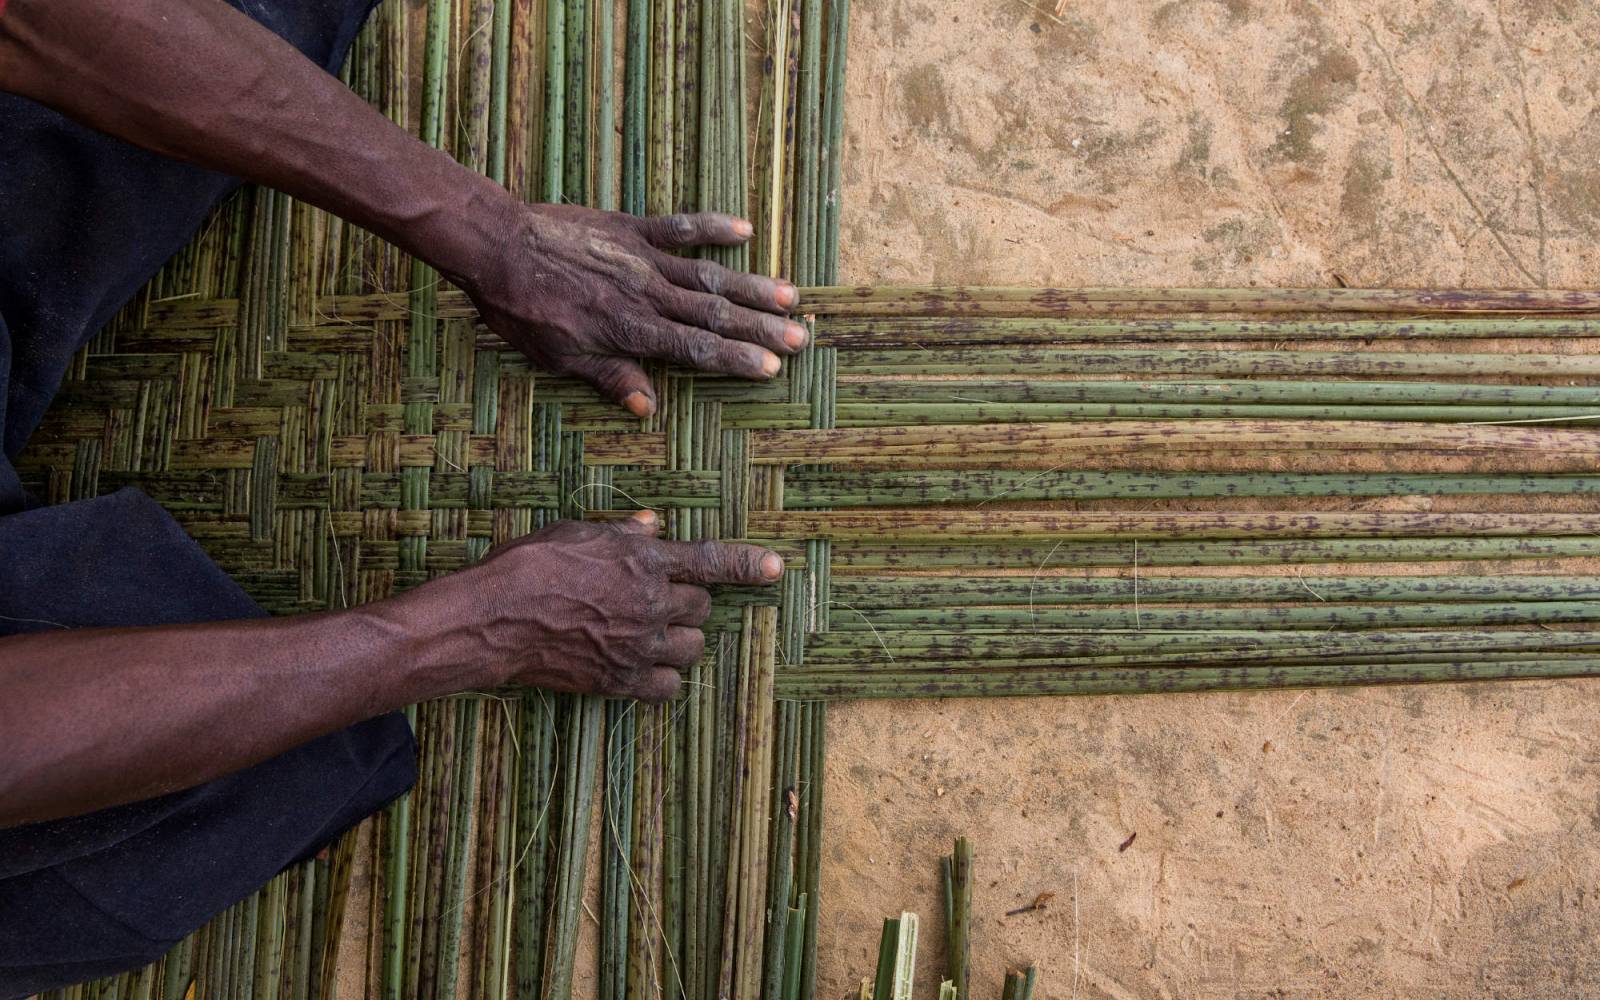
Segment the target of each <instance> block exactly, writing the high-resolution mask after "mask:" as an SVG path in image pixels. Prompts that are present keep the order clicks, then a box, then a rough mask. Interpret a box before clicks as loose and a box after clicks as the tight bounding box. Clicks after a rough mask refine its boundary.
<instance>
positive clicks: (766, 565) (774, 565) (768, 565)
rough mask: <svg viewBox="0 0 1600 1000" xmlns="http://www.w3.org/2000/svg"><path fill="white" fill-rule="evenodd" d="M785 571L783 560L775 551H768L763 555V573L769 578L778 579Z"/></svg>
mask: <svg viewBox="0 0 1600 1000" xmlns="http://www.w3.org/2000/svg"><path fill="white" fill-rule="evenodd" d="M782 573H783V560H782V559H779V558H778V557H777V555H776V554H775V553H772V552H768V553H767V554H766V555H764V556H762V557H761V575H762V576H764V577H766V578H767V579H768V580H776V579H777V578H778V577H779V576H780V575H782Z"/></svg>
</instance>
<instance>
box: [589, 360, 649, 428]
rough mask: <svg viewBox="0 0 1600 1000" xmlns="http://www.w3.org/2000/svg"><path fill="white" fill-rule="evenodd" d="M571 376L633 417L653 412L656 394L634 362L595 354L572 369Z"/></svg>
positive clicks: (646, 377)
mask: <svg viewBox="0 0 1600 1000" xmlns="http://www.w3.org/2000/svg"><path fill="white" fill-rule="evenodd" d="M572 374H574V375H576V376H578V377H579V378H581V379H583V380H584V381H585V382H588V383H589V384H590V385H592V386H594V387H595V388H596V389H598V390H599V391H600V394H601V395H602V396H604V397H606V398H607V399H609V400H611V401H612V402H613V403H617V404H619V405H621V406H622V408H623V409H625V410H627V411H628V412H629V413H631V414H633V415H634V416H636V417H648V416H649V415H650V414H652V413H654V412H656V394H655V390H654V389H652V388H651V387H650V376H648V375H646V374H645V373H644V369H643V368H640V367H639V365H638V363H637V362H635V361H632V360H630V359H628V358H604V357H600V356H598V355H595V356H591V357H589V358H587V359H586V360H584V361H583V362H581V363H579V364H578V365H576V366H574V367H573V370H572Z"/></svg>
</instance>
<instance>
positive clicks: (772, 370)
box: [761, 351, 783, 375]
mask: <svg viewBox="0 0 1600 1000" xmlns="http://www.w3.org/2000/svg"><path fill="white" fill-rule="evenodd" d="M761 353H762V354H764V355H765V357H763V358H762V359H761V370H762V371H763V372H765V373H766V374H768V375H776V374H778V369H779V368H781V367H783V362H781V361H779V360H778V356H777V355H776V354H773V353H772V352H770V351H762V352H761Z"/></svg>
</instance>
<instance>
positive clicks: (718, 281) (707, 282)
mask: <svg viewBox="0 0 1600 1000" xmlns="http://www.w3.org/2000/svg"><path fill="white" fill-rule="evenodd" d="M723 273H724V272H723V270H722V268H721V267H720V266H719V265H718V264H716V263H715V262H713V261H709V260H701V261H699V262H698V263H696V264H695V266H694V277H695V281H697V282H699V284H700V289H701V291H704V292H709V293H711V294H712V295H721V294H722V292H723V287H724V285H725V284H726V282H725V281H724V280H723Z"/></svg>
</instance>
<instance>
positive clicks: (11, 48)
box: [0, 0, 514, 282]
mask: <svg viewBox="0 0 1600 1000" xmlns="http://www.w3.org/2000/svg"><path fill="white" fill-rule="evenodd" d="M0 90H8V91H12V92H14V93H18V94H21V95H23V96H26V97H29V98H31V99H33V100H36V101H38V102H40V103H41V104H45V105H48V106H50V107H52V108H55V109H56V110H58V111H60V112H62V113H63V114H65V115H67V116H68V117H70V118H73V119H75V120H77V121H79V122H82V123H84V124H86V125H89V126H91V127H93V128H96V129H98V130H100V131H103V132H107V133H109V134H111V135H115V136H117V137H119V138H122V139H125V140H127V141H129V142H132V143H134V144H136V145H139V146H143V147H145V148H147V149H150V150H153V151H155V152H158V153H161V154H163V155H166V156H169V157H172V158H175V159H180V160H185V161H188V162H191V163H196V164H199V165H202V166H205V167H209V168H212V169H215V170H219V171H222V172H224V173H229V174H232V175H234V176H237V177H241V178H244V179H246V180H251V181H255V182H258V183H262V184H266V185H268V186H271V187H274V188H277V189H279V190H282V191H285V192H287V193H289V194H291V195H293V196H295V197H297V198H300V199H302V200H304V201H307V202H310V203H311V204H314V205H318V206H320V207H322V208H325V209H327V210H328V211H330V212H333V213H335V214H337V215H340V216H342V217H343V218H346V219H349V220H350V221H352V222H355V223H357V224H359V225H361V226H363V227H365V228H367V229H370V230H372V231H373V232H375V233H377V234H378V235H380V236H382V237H383V238H385V239H387V240H389V241H390V242H393V243H395V244H396V245H398V246H401V247H403V248H404V249H406V250H408V251H410V252H412V253H414V254H416V255H417V256H419V257H421V258H423V259H425V260H428V261H429V262H430V263H433V264H434V265H435V266H437V267H439V268H440V269H441V270H443V271H445V272H446V273H447V274H448V275H450V277H452V278H453V279H456V280H458V281H463V282H465V281H470V280H472V279H473V278H474V277H475V276H476V275H475V272H476V271H478V270H479V269H480V268H482V267H485V266H488V264H489V263H490V262H488V261H486V260H484V259H483V258H484V256H485V253H484V251H485V248H488V247H494V246H499V245H501V244H502V243H503V240H502V239H501V238H500V234H499V233H498V231H497V230H498V229H499V228H500V227H503V226H505V225H507V224H508V223H509V221H510V215H511V212H512V210H513V208H514V204H513V201H514V200H513V199H511V197H510V196H509V195H508V194H507V193H506V192H505V191H504V190H503V189H502V188H500V187H499V186H498V185H496V184H494V183H493V182H491V181H489V180H488V179H486V178H484V177H482V176H480V175H478V174H476V173H474V172H472V171H470V170H467V169H466V168H464V167H462V166H460V165H459V164H457V163H455V162H454V161H453V160H452V159H451V158H450V157H449V156H447V155H446V154H444V153H442V152H440V151H438V150H433V149H430V148H429V147H427V146H425V145H424V144H422V143H420V142H418V141H417V140H416V139H415V138H413V137H412V136H410V135H409V134H407V133H406V132H404V131H403V130H401V129H400V128H398V127H397V126H395V125H394V124H393V123H391V122H390V121H389V120H388V119H386V118H385V117H383V116H382V115H381V114H379V113H378V112H377V111H376V110H374V109H373V108H371V107H369V106H368V105H367V104H365V103H364V102H363V101H361V100H360V99H359V98H358V97H356V96H355V95H354V94H353V93H351V92H350V90H349V89H348V88H346V87H345V86H344V85H343V84H341V83H340V82H339V81H338V80H337V79H335V78H334V77H332V76H329V75H328V74H327V73H325V72H323V71H322V69H321V68H320V67H318V66H316V65H314V64H313V63H312V62H311V61H309V60H308V59H306V58H304V57H303V56H302V55H301V54H300V53H299V52H297V51H296V50H295V49H294V48H293V47H291V46H290V45H289V44H287V43H286V42H284V41H283V40H282V39H280V38H278V37H277V36H276V35H274V34H273V33H272V32H270V31H268V30H267V29H265V28H263V27H261V26H260V25H258V24H256V23H255V22H254V21H252V20H250V19H249V18H248V17H246V16H244V15H243V14H240V13H239V12H237V11H235V10H234V9H233V8H231V7H229V6H228V5H226V4H224V3H222V2H221V0H119V2H117V3H112V4H105V3H98V2H96V0H10V3H9V5H8V7H7V9H6V13H5V16H4V17H3V18H0Z"/></svg>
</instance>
